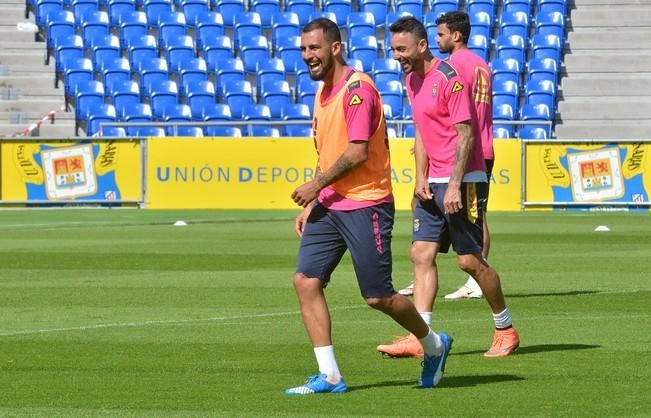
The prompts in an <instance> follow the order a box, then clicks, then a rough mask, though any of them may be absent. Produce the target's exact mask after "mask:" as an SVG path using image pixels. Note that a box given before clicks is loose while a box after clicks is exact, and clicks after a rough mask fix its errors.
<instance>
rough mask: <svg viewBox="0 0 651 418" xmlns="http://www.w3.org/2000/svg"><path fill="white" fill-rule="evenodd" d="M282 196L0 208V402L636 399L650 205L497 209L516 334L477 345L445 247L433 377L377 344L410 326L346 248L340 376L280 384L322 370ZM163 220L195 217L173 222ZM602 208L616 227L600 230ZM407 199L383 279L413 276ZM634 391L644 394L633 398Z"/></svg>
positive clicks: (331, 295)
mask: <svg viewBox="0 0 651 418" xmlns="http://www.w3.org/2000/svg"><path fill="white" fill-rule="evenodd" d="M295 215H296V212H293V211H145V210H141V211H139V210H28V211H14V210H5V211H2V212H0V415H1V416H19V417H22V416H45V417H73V416H84V417H87V416H92V417H94V416H97V417H112V416H115V417H136V416H138V417H167V416H174V417H204V416H224V417H235V416H256V417H268V416H309V417H312V416H388V417H395V416H500V415H501V416H590V417H595V416H631V415H638V416H643V415H647V416H648V415H649V414H650V413H651V412H650V409H649V404H648V399H649V390H650V389H651V361H649V358H650V356H649V354H650V353H651V308H650V306H651V304H650V300H651V274H650V273H649V260H650V255H651V218H650V215H649V213H648V212H646V213H621V212H618V213H604V212H599V213H578V212H555V213H549V212H545V213H543V212H534V213H526V214H522V213H516V214H504V213H491V215H490V221H491V227H492V233H493V235H492V236H493V244H492V249H491V250H492V252H491V257H490V262H491V264H492V265H493V266H494V267H495V268H496V269H497V270H498V272H499V273H500V275H501V278H502V284H503V288H504V291H505V293H506V295H507V303H508V305H509V307H510V309H511V311H512V312H513V316H514V323H515V325H516V326H517V328H518V330H519V332H520V336H521V339H522V345H521V348H520V350H519V351H518V352H517V354H516V355H514V356H512V357H509V358H504V359H490V360H488V359H484V358H482V357H481V353H482V352H483V351H484V350H485V349H486V348H488V346H489V343H490V340H491V336H492V320H491V317H490V311H489V309H488V305H487V304H486V302H485V301H483V300H481V301H476V300H475V301H460V302H446V301H444V300H443V298H442V296H443V295H444V294H446V293H448V292H450V291H452V290H454V289H455V288H456V287H458V286H459V285H460V284H462V282H463V281H464V276H463V274H462V273H461V272H460V271H458V270H457V268H456V263H455V259H454V257H453V256H451V255H442V256H441V258H440V260H439V266H440V284H441V289H440V292H439V298H438V299H437V302H436V305H435V308H434V319H433V327H434V329H435V330H445V331H447V332H449V333H450V334H451V335H452V336H453V337H454V339H455V343H454V346H453V350H452V355H451V356H450V358H449V360H448V364H447V370H446V374H445V377H444V378H443V380H442V381H441V383H440V386H439V387H437V388H435V389H433V390H420V389H417V388H416V384H417V379H418V374H419V370H420V362H419V361H417V360H413V359H400V360H396V359H383V358H381V357H380V356H379V355H378V354H377V353H376V352H375V347H376V345H377V344H379V343H382V342H386V341H389V340H391V338H392V336H394V335H400V334H402V333H403V331H402V330H401V329H400V328H399V327H398V326H397V325H395V324H394V323H393V322H392V321H391V320H390V319H389V318H388V317H385V316H384V315H383V314H381V313H379V312H376V311H373V310H372V309H370V308H368V307H366V305H365V304H364V302H363V300H362V299H361V297H360V295H359V291H358V289H357V284H356V282H355V280H354V275H353V271H352V266H351V263H350V260H349V258H348V257H345V258H344V261H343V262H342V264H341V265H340V266H339V268H338V270H337V272H336V274H335V276H334V277H333V281H332V283H331V285H330V286H329V287H328V289H327V296H328V300H329V304H330V307H331V309H332V315H333V328H334V330H333V334H334V340H335V349H336V354H337V358H338V362H339V366H340V368H341V370H342V373H343V374H344V376H345V378H346V381H347V383H348V385H349V387H350V391H349V393H347V394H345V395H320V396H308V397H287V396H285V395H283V390H284V389H285V388H287V387H290V386H296V385H298V384H300V383H301V382H302V381H303V380H304V379H305V377H306V376H307V375H308V374H313V373H314V372H316V370H317V368H316V362H315V360H314V356H313V353H312V349H311V347H310V345H309V343H308V339H307V336H306V334H305V331H304V329H303V325H302V323H301V320H300V316H299V313H298V304H297V301H296V297H295V294H294V291H293V288H292V286H291V280H290V278H291V276H292V273H293V269H294V265H295V255H296V249H297V245H298V239H297V238H296V237H295V236H294V232H293V219H294V216H295ZM176 220H184V221H186V222H187V223H188V226H185V227H175V226H173V225H172V224H173V223H174V222H175V221H176ZM599 225H606V226H608V227H609V228H610V232H595V231H594V229H595V228H596V227H597V226H599ZM409 243H410V217H409V214H408V213H406V212H401V213H399V214H398V216H397V219H396V226H395V229H394V242H393V253H394V262H395V263H394V283H395V285H396V287H401V286H403V285H405V284H407V283H408V282H409V280H410V277H411V266H410V262H409V258H408V247H409ZM645 399H646V401H645Z"/></svg>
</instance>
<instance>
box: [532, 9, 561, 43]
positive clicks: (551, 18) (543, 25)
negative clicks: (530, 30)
mask: <svg viewBox="0 0 651 418" xmlns="http://www.w3.org/2000/svg"><path fill="white" fill-rule="evenodd" d="M536 34H538V35H556V36H558V39H560V41H561V45H563V43H564V42H565V15H563V13H561V12H552V13H547V14H544V15H540V14H538V15H537V16H536Z"/></svg>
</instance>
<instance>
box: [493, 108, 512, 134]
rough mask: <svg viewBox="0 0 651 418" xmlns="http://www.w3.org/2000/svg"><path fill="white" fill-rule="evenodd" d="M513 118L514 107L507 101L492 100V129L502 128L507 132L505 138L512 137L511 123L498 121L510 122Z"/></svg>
mask: <svg viewBox="0 0 651 418" xmlns="http://www.w3.org/2000/svg"><path fill="white" fill-rule="evenodd" d="M514 120H515V109H514V108H513V106H511V105H510V104H508V103H499V102H498V103H497V104H496V103H495V102H493V129H495V128H502V129H504V130H506V131H507V132H508V133H507V134H506V137H507V138H512V137H513V133H514V132H515V131H514V129H513V125H512V124H509V123H500V122H512V121H514Z"/></svg>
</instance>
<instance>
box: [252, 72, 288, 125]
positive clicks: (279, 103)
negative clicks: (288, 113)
mask: <svg viewBox="0 0 651 418" xmlns="http://www.w3.org/2000/svg"><path fill="white" fill-rule="evenodd" d="M258 94H259V96H260V100H259V101H258V103H263V104H266V105H267V106H269V109H270V111H271V118H272V119H276V120H277V119H280V118H281V116H282V115H281V112H282V109H283V107H284V106H285V105H286V104H289V103H291V101H292V93H291V89H290V88H289V83H288V82H287V80H272V81H268V82H266V83H262V84H258Z"/></svg>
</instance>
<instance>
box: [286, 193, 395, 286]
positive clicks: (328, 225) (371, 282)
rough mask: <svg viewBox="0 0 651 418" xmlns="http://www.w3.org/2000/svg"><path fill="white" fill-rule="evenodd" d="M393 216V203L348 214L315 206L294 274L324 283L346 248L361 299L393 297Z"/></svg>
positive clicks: (309, 219)
mask: <svg viewBox="0 0 651 418" xmlns="http://www.w3.org/2000/svg"><path fill="white" fill-rule="evenodd" d="M394 213H395V208H394V204H393V203H383V204H380V205H377V206H372V207H368V208H363V209H357V210H351V211H337V210H329V209H327V208H325V207H324V206H323V205H321V204H320V203H317V204H316V205H315V206H314V208H312V212H311V213H310V216H309V217H308V220H307V224H306V225H305V229H304V230H303V237H302V238H301V246H300V248H299V250H298V266H297V267H296V272H297V273H303V274H304V275H306V276H307V277H313V278H317V279H321V280H323V281H324V282H325V283H326V284H327V283H328V282H329V281H330V276H331V275H332V272H333V271H334V269H335V267H337V265H338V264H339V261H340V260H341V257H343V255H344V253H345V252H346V249H348V250H350V255H351V257H352V259H353V266H354V267H355V273H356V275H357V283H358V284H359V289H360V291H361V293H362V296H363V297H365V298H369V297H385V296H391V295H393V294H394V293H395V290H394V289H393V284H392V281H391V269H392V264H391V231H392V229H393V219H394Z"/></svg>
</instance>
